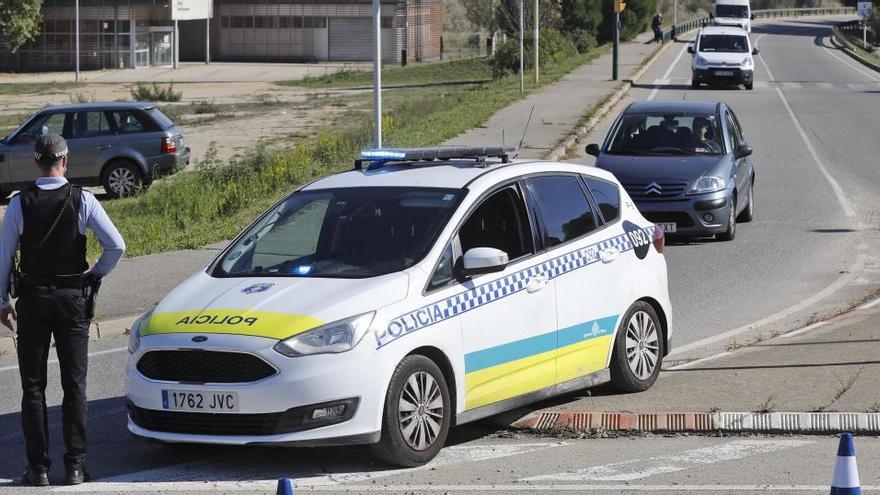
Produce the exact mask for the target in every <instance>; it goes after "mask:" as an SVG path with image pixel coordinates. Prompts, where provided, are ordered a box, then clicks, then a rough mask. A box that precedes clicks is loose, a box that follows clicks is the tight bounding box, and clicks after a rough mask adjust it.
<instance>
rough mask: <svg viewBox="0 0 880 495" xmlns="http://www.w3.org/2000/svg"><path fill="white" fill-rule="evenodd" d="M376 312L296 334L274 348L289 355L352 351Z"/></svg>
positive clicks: (367, 328)
mask: <svg viewBox="0 0 880 495" xmlns="http://www.w3.org/2000/svg"><path fill="white" fill-rule="evenodd" d="M375 314H376V312H375V311H372V312H369V313H365V314H362V315H359V316H353V317H351V318H346V319H344V320H339V321H337V322H333V323H329V324H327V325H324V326H322V327H318V328H316V329H314V330H309V331H308V332H305V333H301V334H299V335H294V336H293V337H290V338H288V339H285V340H282V341H281V342H278V343H277V344H275V347H274V349H275V350H276V351H278V352H280V353H281V354H284V355H285V356H287V357H297V356H309V355H311V354H327V353H339V352H346V351H350V350H352V349H354V347H355V346H356V345H358V343H359V342H360V341H361V339H362V338H363V337H364V335H365V334H366V333H367V330H369V328H370V324H371V323H372V322H373V316H374V315H375Z"/></svg>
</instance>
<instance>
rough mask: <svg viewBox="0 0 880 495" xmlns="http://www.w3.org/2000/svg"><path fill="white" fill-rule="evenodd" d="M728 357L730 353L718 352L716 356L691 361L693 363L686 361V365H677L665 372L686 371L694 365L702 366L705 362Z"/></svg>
mask: <svg viewBox="0 0 880 495" xmlns="http://www.w3.org/2000/svg"><path fill="white" fill-rule="evenodd" d="M729 355H730V353H729V352H726V351H725V352H719V353H718V354H715V355H714V356H709V357H704V358H701V359H695V360H693V361H688V362H686V363H682V364H679V365H677V366H673V367H672V368H669V369H668V370H666V371H676V370H683V369H687V368H690V367H691V366H696V365H698V364H703V363H705V362H706V361H712V360H713V359H718V358H721V357H724V356H729Z"/></svg>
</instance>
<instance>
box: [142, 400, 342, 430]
mask: <svg viewBox="0 0 880 495" xmlns="http://www.w3.org/2000/svg"><path fill="white" fill-rule="evenodd" d="M345 402H346V403H347V407H346V410H345V414H344V415H342V416H339V417H336V418H333V419H329V420H323V421H320V420H313V419H311V418H310V417H309V413H311V412H312V411H313V410H314V409H315V408H316V407H320V406H321V404H315V405H312V406H304V407H295V408H293V409H288V410H287V411H284V412H277V413H262V414H238V413H222V414H219V413H196V412H181V411H157V410H154V409H143V408H140V407H137V406H135V405H134V404H132V403H130V402H129V403H128V404H127V405H128V414H129V417H130V418H131V420H132V422H134V424H136V425H138V426H140V427H141V428H144V429H147V430H150V431H161V432H166V433H186V434H190V435H239V436H240V435H254V436H256V435H280V434H283V433H293V432H297V431H304V430H309V429H312V428H318V427H321V426H329V425H332V424H338V423H343V422H345V421H348V420H349V419H351V418H352V417H353V416H354V413H355V411H356V410H357V406H358V402H359V400H358V399H356V398H352V399H347V400H346V401H345ZM336 403H337V404H338V403H339V401H337V402H336Z"/></svg>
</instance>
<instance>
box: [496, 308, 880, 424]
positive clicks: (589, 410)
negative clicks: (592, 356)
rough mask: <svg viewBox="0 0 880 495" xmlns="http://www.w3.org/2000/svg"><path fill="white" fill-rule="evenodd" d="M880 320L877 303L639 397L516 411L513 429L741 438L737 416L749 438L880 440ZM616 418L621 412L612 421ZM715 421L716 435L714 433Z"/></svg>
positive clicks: (704, 362) (717, 360)
mask: <svg viewBox="0 0 880 495" xmlns="http://www.w3.org/2000/svg"><path fill="white" fill-rule="evenodd" d="M878 318H880V300H876V301H875V303H874V306H873V307H870V308H865V307H864V306H863V307H861V309H855V310H853V311H850V312H848V313H845V314H843V315H840V316H837V317H834V318H831V319H829V320H826V321H824V322H820V323H817V324H813V325H810V326H807V327H804V328H803V329H800V330H795V331H794V332H790V333H788V334H785V335H782V336H780V337H776V338H774V339H771V340H768V341H765V342H760V343H757V344H754V345H752V346H749V347H743V348H740V349H736V350H729V351H728V352H726V353H722V354H719V355H716V356H714V357H710V358H704V359H699V360H696V361H691V362H688V363H684V364H677V365H674V366H671V367H667V369H665V370H664V371H663V372H662V373H661V375H660V377H659V379H658V380H657V382H656V383H655V384H654V386H653V387H652V388H651V389H649V390H647V391H645V392H642V393H638V394H629V395H614V394H613V393H612V392H610V391H607V390H606V389H604V388H600V389H597V390H594V391H593V395H592V396H590V395H588V396H584V397H580V398H578V397H577V396H565V397H562V398H560V399H557V400H556V401H548V402H546V403H544V404H541V405H536V408H535V409H523V410H520V411H519V412H518V413H517V414H516V415H514V416H517V417H515V418H514V420H513V421H512V422H513V424H515V425H517V426H520V427H526V428H530V429H538V430H542V429H552V428H563V429H574V430H584V431H585V430H589V429H592V428H596V427H597V425H598V427H602V428H605V429H620V430H644V431H656V430H662V431H694V430H704V431H705V430H713V429H716V430H729V429H736V428H729V423H730V418H731V417H734V418H739V422H740V423H741V422H742V419H743V418H747V420H746V422H747V423H748V424H750V425H751V426H752V428H747V429H751V430H754V431H766V430H775V431H789V432H794V431H814V432H818V431H826V432H827V431H833V430H837V429H846V428H847V427H848V428H849V429H856V430H863V431H870V432H873V433H880V354H878V349H880V324H878ZM669 364H675V363H669ZM682 397H686V398H687V402H682V400H681V398H682ZM542 406H543V408H541V407H542ZM727 411H733V412H732V413H728V412H727ZM618 412H625V413H624V414H609V413H618ZM688 412H689V413H688ZM786 412H795V413H802V414H800V415H793V414H785V413H786ZM626 413H635V414H626ZM666 413H672V414H666ZM683 413H684V414H683ZM707 413H708V414H707ZM755 413H757V414H755ZM835 413H844V414H835ZM849 413H867V414H849ZM603 417H604V419H603ZM615 417H616V418H617V420H616V421H612V423H617V427H616V428H615V427H614V426H615V425H614V424H609V418H615ZM585 418H591V419H590V420H589V421H587V420H585ZM593 418H595V419H593ZM646 418H650V420H649V421H646ZM507 419H508V420H510V417H508V418H507ZM603 421H604V423H605V424H602V423H603ZM701 421H702V423H703V424H702V425H701ZM786 421H787V422H786ZM857 421H860V423H859V424H855V422H857ZM676 422H678V423H676ZM688 422H689V423H690V424H685V423H688ZM713 422H714V426H715V428H711V427H710V426H712V423H713ZM658 424H659V425H661V426H662V425H666V426H665V427H658ZM725 425H727V426H728V427H727V428H725ZM835 425H836V427H835ZM820 427H821V428H820Z"/></svg>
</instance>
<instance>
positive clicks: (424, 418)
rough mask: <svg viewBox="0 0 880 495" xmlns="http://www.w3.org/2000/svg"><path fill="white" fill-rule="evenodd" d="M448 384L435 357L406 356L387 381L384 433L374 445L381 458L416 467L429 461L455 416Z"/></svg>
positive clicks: (373, 447) (434, 454) (440, 445)
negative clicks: (435, 361) (432, 358)
mask: <svg viewBox="0 0 880 495" xmlns="http://www.w3.org/2000/svg"><path fill="white" fill-rule="evenodd" d="M451 405H452V403H451V402H450V400H449V388H448V387H447V385H446V380H445V379H444V378H443V373H442V372H441V371H440V368H439V367H438V366H437V364H435V363H434V361H431V360H430V359H428V358H427V357H425V356H420V355H412V356H407V357H405V358H403V360H402V361H401V362H400V364H399V365H397V369H396V370H394V374H393V375H392V376H391V383H390V384H389V385H388V392H387V393H386V395H385V408H384V412H383V415H382V437H381V439H380V440H379V443H377V444H374V445H372V446H371V449H372V451H373V454H374V455H375V456H376V457H378V458H379V459H381V460H383V461H385V462H387V463H389V464H394V465H397V466H403V467H415V466H421V465H422V464H425V463H426V462H428V461H430V460H431V459H433V458H434V456H436V455H437V453H438V452H440V449H441V448H443V444H444V443H446V436H447V434H448V433H449V425H450V423H451V418H452V408H451Z"/></svg>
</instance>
